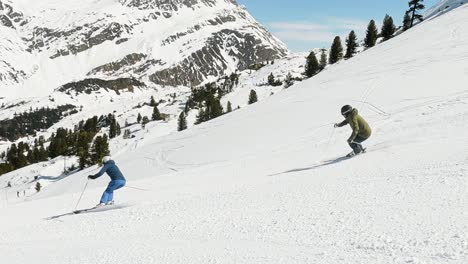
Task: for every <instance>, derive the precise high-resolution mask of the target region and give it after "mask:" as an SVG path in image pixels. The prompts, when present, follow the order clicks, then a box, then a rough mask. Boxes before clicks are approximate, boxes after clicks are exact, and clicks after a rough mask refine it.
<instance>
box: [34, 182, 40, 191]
mask: <svg viewBox="0 0 468 264" xmlns="http://www.w3.org/2000/svg"><path fill="white" fill-rule="evenodd" d="M34 189H36V192H40V191H41V189H42V185H41V183H40V182H36V186H35V187H34Z"/></svg>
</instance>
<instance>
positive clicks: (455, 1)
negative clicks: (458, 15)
mask: <svg viewBox="0 0 468 264" xmlns="http://www.w3.org/2000/svg"><path fill="white" fill-rule="evenodd" d="M466 3H468V1H467V0H440V1H439V2H438V3H437V4H435V5H434V6H432V7H431V8H429V9H428V10H427V11H426V12H425V13H424V19H430V18H433V17H437V16H440V15H442V14H445V13H447V12H449V11H451V10H453V9H455V8H458V7H460V6H462V5H464V4H466Z"/></svg>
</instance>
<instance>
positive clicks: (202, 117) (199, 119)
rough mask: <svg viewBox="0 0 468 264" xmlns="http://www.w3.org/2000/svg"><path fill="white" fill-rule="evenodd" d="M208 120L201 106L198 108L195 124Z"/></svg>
mask: <svg viewBox="0 0 468 264" xmlns="http://www.w3.org/2000/svg"><path fill="white" fill-rule="evenodd" d="M208 120H209V119H208V118H207V115H206V112H205V110H204V109H203V108H200V110H199V111H198V115H197V120H196V122H195V124H196V125H198V124H201V123H203V122H206V121H208Z"/></svg>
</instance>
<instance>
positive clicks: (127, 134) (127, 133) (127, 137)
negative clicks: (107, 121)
mask: <svg viewBox="0 0 468 264" xmlns="http://www.w3.org/2000/svg"><path fill="white" fill-rule="evenodd" d="M130 137H131V132H130V129H125V131H124V134H123V138H124V139H129V138H130Z"/></svg>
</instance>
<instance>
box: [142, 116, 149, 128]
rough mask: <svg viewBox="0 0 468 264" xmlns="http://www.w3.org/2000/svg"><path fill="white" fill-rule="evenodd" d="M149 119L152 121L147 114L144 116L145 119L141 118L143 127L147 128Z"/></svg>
mask: <svg viewBox="0 0 468 264" xmlns="http://www.w3.org/2000/svg"><path fill="white" fill-rule="evenodd" d="M149 121H150V120H149V118H148V117H147V116H144V117H143V119H142V120H141V127H142V128H143V129H145V127H146V124H148V123H149Z"/></svg>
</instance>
